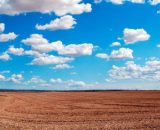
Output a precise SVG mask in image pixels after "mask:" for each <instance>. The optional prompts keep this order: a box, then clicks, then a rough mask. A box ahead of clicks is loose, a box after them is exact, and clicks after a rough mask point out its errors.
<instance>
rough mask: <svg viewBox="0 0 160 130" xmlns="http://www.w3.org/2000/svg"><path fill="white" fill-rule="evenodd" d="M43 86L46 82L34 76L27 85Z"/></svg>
mask: <svg viewBox="0 0 160 130" xmlns="http://www.w3.org/2000/svg"><path fill="white" fill-rule="evenodd" d="M38 83H39V84H41V83H45V81H44V80H43V79H41V78H39V77H37V76H33V77H32V78H31V79H30V80H29V81H28V82H27V84H38Z"/></svg>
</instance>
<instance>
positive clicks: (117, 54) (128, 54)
mask: <svg viewBox="0 0 160 130" xmlns="http://www.w3.org/2000/svg"><path fill="white" fill-rule="evenodd" d="M96 57H98V58H101V59H112V60H121V59H133V50H131V49H129V48H120V49H119V50H113V51H112V52H111V54H110V55H108V54H105V53H98V54H96Z"/></svg>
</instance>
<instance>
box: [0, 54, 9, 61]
mask: <svg viewBox="0 0 160 130" xmlns="http://www.w3.org/2000/svg"><path fill="white" fill-rule="evenodd" d="M10 59H11V58H10V56H9V55H8V54H7V53H6V52H4V53H3V54H1V55H0V60H3V61H8V60H10Z"/></svg>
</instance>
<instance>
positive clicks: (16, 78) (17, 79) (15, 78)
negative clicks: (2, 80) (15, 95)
mask: <svg viewBox="0 0 160 130" xmlns="http://www.w3.org/2000/svg"><path fill="white" fill-rule="evenodd" d="M22 80H23V75H22V74H13V75H12V76H11V78H10V79H9V81H12V82H14V83H16V84H20V83H21V81H22Z"/></svg>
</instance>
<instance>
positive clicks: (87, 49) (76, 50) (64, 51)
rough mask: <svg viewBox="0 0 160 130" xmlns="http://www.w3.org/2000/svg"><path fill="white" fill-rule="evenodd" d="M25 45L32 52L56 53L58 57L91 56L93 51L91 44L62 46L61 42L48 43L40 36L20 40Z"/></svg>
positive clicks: (33, 35)
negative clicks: (29, 47) (28, 46)
mask: <svg viewBox="0 0 160 130" xmlns="http://www.w3.org/2000/svg"><path fill="white" fill-rule="evenodd" d="M22 42H23V43H24V44H26V45H30V46H31V47H32V49H33V50H34V51H38V52H40V53H47V52H51V51H57V52H58V54H60V55H66V56H81V55H91V54H92V51H93V48H94V47H93V44H90V43H82V44H69V45H64V44H63V43H62V42H61V41H56V42H52V43H49V41H48V40H47V39H45V38H44V37H43V35H40V34H32V35H31V36H30V37H29V38H27V39H24V40H22Z"/></svg>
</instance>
